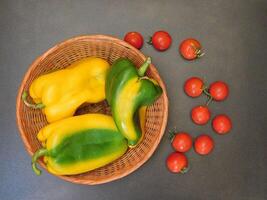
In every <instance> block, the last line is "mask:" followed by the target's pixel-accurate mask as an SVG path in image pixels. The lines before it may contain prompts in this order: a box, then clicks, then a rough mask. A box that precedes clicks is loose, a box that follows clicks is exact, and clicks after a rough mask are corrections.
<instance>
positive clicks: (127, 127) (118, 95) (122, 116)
mask: <svg viewBox="0 0 267 200" xmlns="http://www.w3.org/2000/svg"><path fill="white" fill-rule="evenodd" d="M150 63H151V59H150V58H147V60H146V61H145V63H144V64H143V65H142V66H141V67H140V68H139V69H137V68H136V67H135V65H134V64H133V63H132V62H131V61H130V60H129V59H126V58H119V59H117V60H116V61H115V62H114V63H113V65H112V66H111V68H110V70H109V72H108V74H107V79H106V98H107V101H108V103H109V105H110V106H111V111H112V115H113V118H114V121H115V123H116V125H117V127H118V129H119V131H120V132H121V133H122V134H123V135H124V136H125V137H126V138H127V139H128V146H129V147H134V146H136V145H137V144H138V142H140V141H141V138H142V131H141V130H140V128H139V127H138V126H137V125H136V123H135V121H134V117H135V114H136V111H138V110H140V108H141V107H142V106H148V105H151V104H152V103H154V101H155V100H156V99H157V98H158V97H159V96H160V95H161V94H162V89H161V87H160V86H159V85H158V83H157V82H156V81H155V80H153V79H150V78H148V77H147V76H144V75H145V72H146V70H147V68H148V67H149V65H150ZM143 110H144V108H143ZM139 116H140V114H139Z"/></svg>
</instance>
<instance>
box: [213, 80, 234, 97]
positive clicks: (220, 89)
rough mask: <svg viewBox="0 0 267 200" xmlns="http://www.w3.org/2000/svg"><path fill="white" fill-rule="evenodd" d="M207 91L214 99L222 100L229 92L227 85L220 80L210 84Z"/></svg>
mask: <svg viewBox="0 0 267 200" xmlns="http://www.w3.org/2000/svg"><path fill="white" fill-rule="evenodd" d="M209 93H210V95H211V96H212V98H213V99H214V100H216V101H223V100H224V99H226V98H227V96H228V94H229V89H228V85H227V84H226V83H224V82H222V81H216V82H214V83H212V84H211V85H210V88H209Z"/></svg>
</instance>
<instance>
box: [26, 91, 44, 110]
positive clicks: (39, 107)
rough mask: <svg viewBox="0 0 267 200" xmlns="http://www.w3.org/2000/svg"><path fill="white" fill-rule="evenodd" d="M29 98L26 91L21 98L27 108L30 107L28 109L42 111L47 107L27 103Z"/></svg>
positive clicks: (40, 104)
mask: <svg viewBox="0 0 267 200" xmlns="http://www.w3.org/2000/svg"><path fill="white" fill-rule="evenodd" d="M27 97H28V93H27V92H26V91H24V92H23V93H22V96H21V98H22V101H23V103H24V104H25V105H26V106H28V107H30V108H33V109H42V108H44V107H45V105H44V104H42V103H37V104H32V103H30V102H28V101H27Z"/></svg>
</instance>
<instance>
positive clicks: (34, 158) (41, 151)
mask: <svg viewBox="0 0 267 200" xmlns="http://www.w3.org/2000/svg"><path fill="white" fill-rule="evenodd" d="M47 154H48V150H47V149H44V148H42V149H39V150H37V151H36V152H35V153H34V154H33V156H32V170H33V171H34V173H35V174H36V175H37V176H39V175H41V173H42V171H41V170H40V169H39V168H38V167H37V166H36V162H37V159H38V158H39V157H41V156H45V155H47Z"/></svg>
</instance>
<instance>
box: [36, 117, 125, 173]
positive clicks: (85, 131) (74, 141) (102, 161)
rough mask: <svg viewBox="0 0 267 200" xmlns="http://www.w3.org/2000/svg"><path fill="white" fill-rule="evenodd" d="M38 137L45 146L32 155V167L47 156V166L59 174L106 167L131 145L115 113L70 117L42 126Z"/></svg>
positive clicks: (50, 170)
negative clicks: (112, 114) (118, 125)
mask: <svg viewBox="0 0 267 200" xmlns="http://www.w3.org/2000/svg"><path fill="white" fill-rule="evenodd" d="M37 138H38V140H39V141H41V142H42V145H43V148H41V149H39V150H37V151H36V152H35V154H34V155H33V157H32V168H33V170H34V172H35V173H36V174H37V175H40V174H41V171H40V170H39V169H38V168H37V167H36V162H37V160H38V158H39V157H41V156H44V162H45V164H46V167H47V170H48V171H49V172H51V173H53V174H56V175H73V174H80V173H84V172H88V171H90V170H93V169H96V168H99V167H102V166H104V165H106V164H108V163H110V162H112V161H114V160H116V159H117V158H119V157H120V156H122V155H123V154H124V153H125V152H126V151H127V148H128V145H127V140H126V139H125V138H124V137H123V135H121V134H120V132H119V131H118V129H117V127H116V125H115V123H114V120H113V118H112V117H111V116H108V115H103V114H85V115H80V116H75V117H70V118H66V119H63V120H60V121H57V122H54V123H52V124H49V125H47V126H45V127H44V128H42V129H41V130H40V131H39V133H38V135H37Z"/></svg>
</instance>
